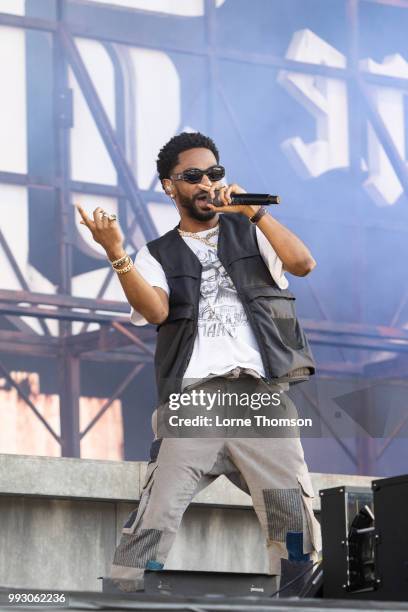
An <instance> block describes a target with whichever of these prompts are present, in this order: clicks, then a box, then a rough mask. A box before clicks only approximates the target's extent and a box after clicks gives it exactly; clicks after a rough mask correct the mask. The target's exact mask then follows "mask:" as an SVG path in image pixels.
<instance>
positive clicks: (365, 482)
mask: <svg viewBox="0 0 408 612" xmlns="http://www.w3.org/2000/svg"><path fill="white" fill-rule="evenodd" d="M146 466H147V464H146V462H116V461H95V460H87V459H68V458H50V457H34V456H23V455H1V454H0V540H1V541H2V544H3V548H4V550H9V551H13V552H12V554H8V555H5V554H4V555H2V556H1V558H0V583H1V584H2V586H4V587H16V588H17V587H18V588H25V589H43V590H47V591H48V590H50V589H52V590H63V589H66V590H68V591H81V592H82V591H84V592H94V593H95V592H97V591H101V590H102V588H101V583H100V580H98V577H99V576H108V575H109V569H110V564H111V561H112V556H113V552H114V549H115V547H116V544H117V542H118V541H119V538H120V533H121V529H122V525H123V523H124V522H125V520H126V518H127V516H128V513H129V512H130V511H131V510H132V509H134V508H135V506H136V505H137V503H138V500H139V496H140V491H141V487H142V484H143V480H144V475H145V472H146ZM312 480H313V486H314V489H315V493H316V495H315V498H314V510H315V512H316V513H317V514H318V513H319V510H320V498H319V496H318V491H319V489H323V488H328V487H334V486H339V485H344V484H348V485H356V486H370V483H371V480H372V478H371V477H363V476H348V475H343V474H312ZM238 534H239V535H238ZM166 569H169V570H186V569H188V570H191V571H217V572H243V573H267V571H268V569H267V555H266V547H265V542H264V538H263V536H262V533H261V531H260V528H259V525H258V521H257V518H256V515H255V513H254V511H253V508H252V501H251V498H250V497H249V496H248V495H246V494H245V493H243V492H242V491H240V490H239V489H238V488H236V487H235V486H234V485H233V484H231V483H230V482H229V481H228V480H227V479H226V478H225V477H220V478H219V479H217V481H216V482H215V483H213V484H212V485H210V486H209V487H208V488H207V489H205V490H204V491H202V492H201V493H200V494H199V495H197V496H196V497H195V498H194V500H193V503H192V504H191V506H190V507H189V509H188V510H187V512H186V514H185V516H184V518H183V522H182V525H181V528H180V531H179V533H178V534H177V538H176V541H175V544H174V546H173V548H172V551H171V554H170V556H169V559H168V561H167V563H166Z"/></svg>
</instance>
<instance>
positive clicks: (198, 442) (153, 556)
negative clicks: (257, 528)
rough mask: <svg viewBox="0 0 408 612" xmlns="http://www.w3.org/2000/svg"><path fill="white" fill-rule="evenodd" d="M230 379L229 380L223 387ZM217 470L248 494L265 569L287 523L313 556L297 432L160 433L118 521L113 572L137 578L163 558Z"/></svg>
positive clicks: (315, 537)
mask: <svg viewBox="0 0 408 612" xmlns="http://www.w3.org/2000/svg"><path fill="white" fill-rule="evenodd" d="M234 387H235V385H234V384H233V383H232V382H228V390H229V391H231V390H232V389H233V388H234ZM263 390H264V389H263ZM286 401H288V402H290V400H289V398H287V399H286ZM288 405H289V404H288ZM292 410H293V411H296V408H295V407H294V406H293V405H292V407H291V411H292ZM220 474H225V475H226V476H227V477H228V478H229V479H230V480H231V481H232V482H234V484H236V485H237V486H239V487H240V488H242V489H243V490H245V491H246V492H249V493H250V494H251V497H252V500H253V504H254V509H255V512H256V514H257V517H258V520H259V522H260V525H261V528H262V530H263V532H264V534H265V538H266V542H267V549H268V556H269V571H270V573H271V574H280V559H281V558H287V556H288V554H287V550H286V534H287V532H288V531H295V532H303V552H304V553H311V556H312V558H314V559H316V558H317V553H318V551H319V550H321V539H320V526H319V524H318V522H317V520H316V519H315V517H314V514H313V507H312V504H313V497H314V493H313V488H312V484H311V480H310V476H309V473H308V469H307V465H306V463H305V459H304V454H303V448H302V445H301V442H300V439H299V438H298V437H294V436H292V437H280V438H165V439H163V440H162V443H161V446H160V450H159V453H158V456H157V460H156V461H155V462H150V463H149V465H148V471H147V475H146V479H145V483H144V486H143V490H142V494H141V499H140V503H139V507H138V508H137V510H135V511H134V512H132V513H131V514H130V516H129V517H128V520H127V521H126V524H125V525H124V527H123V530H122V537H121V540H120V542H119V545H118V547H117V549H116V551H115V556H114V560H113V564H112V570H111V578H115V579H124V580H133V579H138V578H139V577H140V576H141V575H142V574H143V571H144V569H145V568H146V565H147V564H148V563H149V562H156V563H159V564H164V563H165V561H166V559H167V556H168V554H169V552H170V549H171V546H172V544H173V542H174V539H175V536H176V533H177V530H178V528H179V526H180V523H181V520H182V517H183V514H184V512H185V510H186V508H187V506H188V505H189V503H190V501H191V500H192V498H193V497H194V495H195V494H196V493H198V491H199V490H201V489H202V488H204V487H205V486H207V485H208V484H210V483H211V482H212V481H213V480H214V479H215V478H217V477H218V476H219V475H220ZM237 537H239V534H237Z"/></svg>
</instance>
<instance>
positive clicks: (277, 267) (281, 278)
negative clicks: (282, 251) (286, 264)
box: [255, 226, 289, 289]
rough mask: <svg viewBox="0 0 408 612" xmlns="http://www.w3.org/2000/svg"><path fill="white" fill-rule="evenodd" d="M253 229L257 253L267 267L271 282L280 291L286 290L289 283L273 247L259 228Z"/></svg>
mask: <svg viewBox="0 0 408 612" xmlns="http://www.w3.org/2000/svg"><path fill="white" fill-rule="evenodd" d="M255 229H256V238H257V241H258V247H259V251H260V253H261V255H262V259H263V260H264V262H265V263H266V265H267V266H268V269H269V272H270V273H271V275H272V278H273V280H274V281H275V283H276V284H277V285H278V287H279V288H280V289H287V287H288V285H289V282H288V279H287V278H286V276H285V274H284V271H283V263H282V260H281V259H280V258H279V257H278V256H277V254H276V252H275V250H274V248H273V246H272V245H271V243H270V242H269V240H268V239H267V237H266V236H265V234H264V233H263V232H262V231H261V230H260V229H259V227H257V226H255Z"/></svg>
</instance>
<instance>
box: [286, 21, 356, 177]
mask: <svg viewBox="0 0 408 612" xmlns="http://www.w3.org/2000/svg"><path fill="white" fill-rule="evenodd" d="M286 58H287V59H290V60H295V61H299V62H309V63H311V64H324V65H326V66H333V67H337V68H345V66H346V59H345V57H344V55H343V54H342V53H340V52H339V51H337V49H335V48H334V47H332V46H331V45H329V44H328V43H327V42H326V41H324V40H323V39H322V38H320V37H319V36H317V35H316V34H314V32H312V31H311V30H299V31H298V32H295V34H294V35H293V37H292V41H291V43H290V45H289V48H288V51H287V53H286ZM278 82H279V83H280V84H281V85H282V86H283V87H284V88H285V89H286V90H287V91H288V93H290V94H291V95H292V96H293V97H294V98H295V99H296V100H297V101H298V102H299V103H300V104H302V106H304V107H305V108H306V109H307V110H308V111H309V112H310V113H311V114H312V115H313V116H314V118H315V120H316V136H317V138H316V140H314V141H313V142H311V143H305V142H304V141H303V140H302V138H299V137H294V138H289V139H288V140H285V141H284V142H283V143H282V145H281V146H282V149H283V151H284V152H285V153H286V155H287V156H288V158H289V160H290V161H291V162H292V164H293V165H294V167H295V169H296V171H297V172H298V173H299V174H300V175H301V176H303V177H304V178H310V177H316V176H319V175H321V174H323V173H324V172H327V171H328V170H333V169H334V168H344V167H347V166H348V165H349V150H348V112H347V90H346V84H345V83H344V82H343V81H342V80H339V79H333V78H329V77H326V76H320V75H309V74H303V73H297V72H291V71H290V72H289V71H287V70H281V71H280V72H279V75H278Z"/></svg>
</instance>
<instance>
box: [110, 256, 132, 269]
mask: <svg viewBox="0 0 408 612" xmlns="http://www.w3.org/2000/svg"><path fill="white" fill-rule="evenodd" d="M128 257H129V255H128V254H127V253H125V255H123V256H122V257H120V258H119V259H115V261H111V264H112V266H113V267H114V268H116V266H121V265H122V264H124V263H125V261H126V259H127V258H128Z"/></svg>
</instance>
